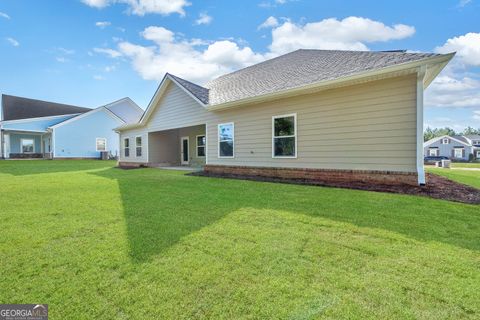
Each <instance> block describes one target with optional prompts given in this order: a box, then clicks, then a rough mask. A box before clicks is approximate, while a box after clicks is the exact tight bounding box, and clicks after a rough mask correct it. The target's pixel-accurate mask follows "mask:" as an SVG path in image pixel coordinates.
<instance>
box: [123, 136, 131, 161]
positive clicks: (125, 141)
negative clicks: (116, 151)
mask: <svg viewBox="0 0 480 320" xmlns="http://www.w3.org/2000/svg"><path fill="white" fill-rule="evenodd" d="M123 155H124V156H125V157H126V158H128V157H130V139H129V138H125V139H123Z"/></svg>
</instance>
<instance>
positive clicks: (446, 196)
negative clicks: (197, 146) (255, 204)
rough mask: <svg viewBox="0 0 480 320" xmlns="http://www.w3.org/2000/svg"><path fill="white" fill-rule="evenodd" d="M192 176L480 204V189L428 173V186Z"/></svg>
mask: <svg viewBox="0 0 480 320" xmlns="http://www.w3.org/2000/svg"><path fill="white" fill-rule="evenodd" d="M189 175H192V176H203V177H214V178H229V179H240V180H253V181H263V182H280V183H290V184H303V185H315V186H325V187H335V188H346V189H356V190H367V191H377V192H389V193H399V194H410V195H416V196H423V197H430V198H435V199H442V200H449V201H455V202H462V203H468V204H480V189H476V188H474V187H470V186H467V185H464V184H461V183H458V182H455V181H452V180H449V179H447V178H444V177H441V176H438V175H435V174H432V173H427V185H426V186H410V185H379V184H371V183H367V182H361V181H348V182H332V181H311V180H303V179H282V178H268V177H259V176H242V175H219V174H212V173H207V172H204V171H199V172H192V173H189Z"/></svg>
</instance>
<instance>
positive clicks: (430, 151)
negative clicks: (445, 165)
mask: <svg viewBox="0 0 480 320" xmlns="http://www.w3.org/2000/svg"><path fill="white" fill-rule="evenodd" d="M437 150H438V149H436V148H435V149H434V148H430V149H428V155H429V156H431V157H436V156H437Z"/></svg>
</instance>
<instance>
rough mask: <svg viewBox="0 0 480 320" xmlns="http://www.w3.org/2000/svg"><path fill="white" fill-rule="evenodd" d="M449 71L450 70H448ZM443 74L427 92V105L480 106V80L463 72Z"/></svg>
mask: <svg viewBox="0 0 480 320" xmlns="http://www.w3.org/2000/svg"><path fill="white" fill-rule="evenodd" d="M447 71H448V70H447ZM447 73H450V75H441V76H439V77H437V79H435V81H434V82H433V83H432V84H431V85H430V87H429V88H428V89H427V91H426V92H425V105H426V106H427V107H476V106H480V80H478V79H474V78H471V77H466V76H464V77H462V74H454V73H451V72H447Z"/></svg>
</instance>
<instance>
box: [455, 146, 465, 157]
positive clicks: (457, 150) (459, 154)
mask: <svg viewBox="0 0 480 320" xmlns="http://www.w3.org/2000/svg"><path fill="white" fill-rule="evenodd" d="M453 150H455V152H454V154H453V156H454V157H455V158H463V148H455V149H453Z"/></svg>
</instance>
